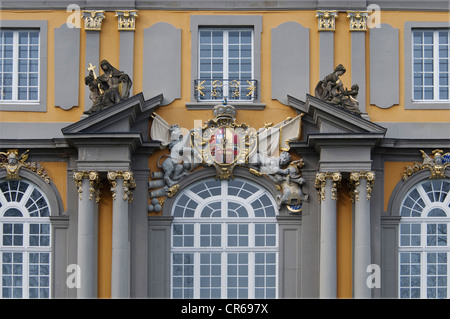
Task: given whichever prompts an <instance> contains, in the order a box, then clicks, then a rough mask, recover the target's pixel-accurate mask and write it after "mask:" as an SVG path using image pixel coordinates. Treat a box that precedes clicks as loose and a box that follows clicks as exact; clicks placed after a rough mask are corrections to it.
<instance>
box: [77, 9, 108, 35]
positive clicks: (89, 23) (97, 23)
mask: <svg viewBox="0 0 450 319" xmlns="http://www.w3.org/2000/svg"><path fill="white" fill-rule="evenodd" d="M81 16H82V17H83V19H84V29H85V30H86V31H100V30H101V29H102V22H103V19H104V18H105V11H104V10H83V11H82V12H81Z"/></svg>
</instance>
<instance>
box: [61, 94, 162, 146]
mask: <svg viewBox="0 0 450 319" xmlns="http://www.w3.org/2000/svg"><path fill="white" fill-rule="evenodd" d="M161 101H162V95H158V96H155V97H153V98H151V99H149V100H145V99H144V96H143V94H142V93H139V94H136V95H134V96H132V97H130V98H128V99H126V100H124V101H121V102H119V103H117V104H114V105H112V106H110V107H108V108H106V109H104V110H101V111H98V112H95V113H92V114H90V115H83V117H82V118H81V120H80V121H78V122H75V123H73V124H71V125H69V126H67V127H65V128H63V129H62V132H63V134H64V135H65V136H66V137H68V136H70V135H92V134H95V135H98V134H106V135H107V134H108V133H109V134H117V133H119V134H124V133H144V132H142V130H147V131H148V120H149V118H150V116H151V114H152V113H153V111H154V110H155V109H156V108H157V107H159V106H160V105H161ZM146 137H147V136H146V135H144V139H146Z"/></svg>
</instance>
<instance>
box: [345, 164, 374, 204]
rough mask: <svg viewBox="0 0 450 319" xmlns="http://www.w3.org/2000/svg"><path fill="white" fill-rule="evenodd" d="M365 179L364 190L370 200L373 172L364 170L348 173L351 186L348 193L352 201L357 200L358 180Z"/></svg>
mask: <svg viewBox="0 0 450 319" xmlns="http://www.w3.org/2000/svg"><path fill="white" fill-rule="evenodd" d="M361 179H365V180H366V181H367V184H366V191H367V200H370V195H371V194H372V187H373V183H374V182H375V172H370V171H364V172H353V173H350V186H352V190H351V191H350V195H351V198H352V201H353V202H354V201H355V200H359V192H360V190H359V185H360V180H361Z"/></svg>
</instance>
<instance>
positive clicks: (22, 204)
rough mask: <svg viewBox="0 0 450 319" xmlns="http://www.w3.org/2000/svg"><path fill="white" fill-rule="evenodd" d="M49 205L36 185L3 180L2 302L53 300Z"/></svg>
mask: <svg viewBox="0 0 450 319" xmlns="http://www.w3.org/2000/svg"><path fill="white" fill-rule="evenodd" d="M49 216H50V205H49V201H48V199H47V197H46V196H45V194H44V192H43V191H42V190H41V189H39V187H38V186H37V185H35V184H34V183H32V182H30V181H27V180H24V179H21V180H0V258H1V259H0V260H1V268H0V277H1V291H0V298H50V296H51V291H50V289H51V283H50V279H51V275H50V274H51V260H50V259H51V227H50V218H49Z"/></svg>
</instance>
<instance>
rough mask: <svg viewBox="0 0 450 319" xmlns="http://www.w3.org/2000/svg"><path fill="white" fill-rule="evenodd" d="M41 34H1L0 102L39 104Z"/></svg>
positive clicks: (14, 32) (3, 32)
mask: <svg viewBox="0 0 450 319" xmlns="http://www.w3.org/2000/svg"><path fill="white" fill-rule="evenodd" d="M39 45H40V44H39V31H38V30H6V29H4V30H1V31H0V90H1V94H0V101H11V102H14V101H18V102H26V101H28V102H38V101H39V60H40V54H39Z"/></svg>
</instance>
